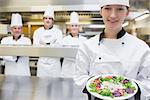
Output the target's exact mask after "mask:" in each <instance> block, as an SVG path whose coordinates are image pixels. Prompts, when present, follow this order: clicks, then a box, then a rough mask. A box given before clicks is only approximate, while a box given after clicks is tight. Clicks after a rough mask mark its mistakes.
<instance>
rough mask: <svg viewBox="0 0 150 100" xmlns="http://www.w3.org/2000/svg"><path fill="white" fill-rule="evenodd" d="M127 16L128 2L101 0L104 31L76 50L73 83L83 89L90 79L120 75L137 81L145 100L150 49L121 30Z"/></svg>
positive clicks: (148, 93)
mask: <svg viewBox="0 0 150 100" xmlns="http://www.w3.org/2000/svg"><path fill="white" fill-rule="evenodd" d="M128 14H129V0H100V15H101V16H102V18H103V22H104V24H105V29H104V30H103V32H102V33H100V34H98V35H96V36H95V37H93V38H91V39H89V40H88V41H86V42H84V43H83V44H82V45H81V46H80V47H79V50H78V53H77V57H76V72H75V77H74V80H75V82H76V84H78V85H81V86H83V87H84V86H85V84H86V82H87V80H88V79H89V78H90V77H91V76H95V75H102V74H117V75H123V76H126V77H128V78H132V79H135V80H136V82H137V83H138V85H139V86H140V89H141V95H142V96H141V100H146V98H147V99H148V97H149V96H150V87H148V85H146V84H148V83H149V84H150V48H149V47H148V45H147V44H146V43H145V42H143V41H142V40H140V39H138V38H136V37H134V36H132V35H130V34H128V33H127V32H126V31H125V30H124V29H123V28H122V24H123V22H124V20H125V18H126V17H127V16H128ZM131 99H132V100H134V98H131Z"/></svg>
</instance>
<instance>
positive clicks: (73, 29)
mask: <svg viewBox="0 0 150 100" xmlns="http://www.w3.org/2000/svg"><path fill="white" fill-rule="evenodd" d="M70 32H71V34H72V35H77V34H78V32H79V25H77V24H72V25H71V26H70Z"/></svg>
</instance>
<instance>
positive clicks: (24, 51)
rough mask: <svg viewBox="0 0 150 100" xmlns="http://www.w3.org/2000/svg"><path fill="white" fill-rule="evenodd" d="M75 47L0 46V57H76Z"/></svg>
mask: <svg viewBox="0 0 150 100" xmlns="http://www.w3.org/2000/svg"><path fill="white" fill-rule="evenodd" d="M76 52H77V47H61V46H59V47H53V46H33V45H31V46H21V45H20V46H17V45H0V56H34V57H40V56H42V57H48V56H50V57H71V58H74V57H75V56H76Z"/></svg>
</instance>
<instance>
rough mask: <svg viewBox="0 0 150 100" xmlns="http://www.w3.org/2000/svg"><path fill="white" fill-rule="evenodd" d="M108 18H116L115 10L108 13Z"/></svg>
mask: <svg viewBox="0 0 150 100" xmlns="http://www.w3.org/2000/svg"><path fill="white" fill-rule="evenodd" d="M110 17H111V18H115V17H116V11H115V9H112V10H111V12H110Z"/></svg>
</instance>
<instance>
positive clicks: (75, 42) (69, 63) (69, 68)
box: [61, 35, 87, 78]
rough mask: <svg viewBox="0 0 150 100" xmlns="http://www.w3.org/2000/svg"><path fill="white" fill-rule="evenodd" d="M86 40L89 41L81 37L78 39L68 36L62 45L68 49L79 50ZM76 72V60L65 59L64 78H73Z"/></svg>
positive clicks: (63, 64) (62, 71)
mask: <svg viewBox="0 0 150 100" xmlns="http://www.w3.org/2000/svg"><path fill="white" fill-rule="evenodd" d="M85 40H87V39H86V38H85V37H83V36H80V35H79V36H78V37H72V36H71V35H68V36H66V37H64V38H63V40H62V41H61V45H63V46H66V47H72V48H76V47H77V48H78V46H79V45H80V44H81V43H83V42H84V41H85ZM74 70H75V58H64V60H63V63H62V70H61V74H62V76H63V77H65V78H73V76H74Z"/></svg>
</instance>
